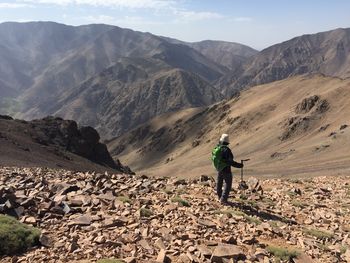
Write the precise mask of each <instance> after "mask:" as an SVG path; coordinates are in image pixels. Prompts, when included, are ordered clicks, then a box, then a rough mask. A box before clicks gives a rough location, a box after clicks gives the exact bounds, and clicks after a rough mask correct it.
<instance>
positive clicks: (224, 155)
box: [216, 134, 243, 204]
mask: <svg viewBox="0 0 350 263" xmlns="http://www.w3.org/2000/svg"><path fill="white" fill-rule="evenodd" d="M229 144H230V139H229V136H228V135H227V134H222V135H221V137H220V140H219V145H218V146H217V147H220V149H221V151H220V154H221V161H222V163H223V165H222V166H221V167H220V168H219V169H217V170H218V180H217V185H216V192H217V194H218V197H219V199H220V202H221V203H222V204H227V199H228V197H229V194H230V191H231V188H232V171H231V166H233V167H236V168H243V163H237V162H235V161H234V160H233V154H232V152H231V150H230V148H229V147H228V145H229ZM223 182H225V187H224V191H222V186H223Z"/></svg>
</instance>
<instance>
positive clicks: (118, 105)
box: [47, 58, 223, 138]
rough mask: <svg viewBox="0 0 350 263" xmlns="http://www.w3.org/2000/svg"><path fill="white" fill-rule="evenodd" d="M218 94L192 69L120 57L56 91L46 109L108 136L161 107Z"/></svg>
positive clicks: (205, 101) (206, 100)
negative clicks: (62, 91)
mask: <svg viewBox="0 0 350 263" xmlns="http://www.w3.org/2000/svg"><path fill="white" fill-rule="evenodd" d="M222 98H223V97H222V95H221V93H220V92H219V91H217V90H216V89H215V88H214V87H213V86H211V85H210V84H209V83H208V82H206V81H204V80H203V79H201V78H200V77H198V76H197V75H195V74H192V73H189V72H187V71H184V70H180V69H172V67H170V66H169V65H166V64H165V63H164V62H161V61H159V60H156V59H141V58H138V59H130V58H125V59H121V60H119V61H118V62H117V63H116V64H115V65H113V66H111V67H110V68H108V69H106V70H104V71H103V72H101V73H100V74H99V75H97V76H96V77H93V78H91V79H89V80H88V81H86V82H85V83H83V84H82V85H81V86H80V87H76V88H74V89H71V90H69V91H68V92H66V93H65V94H62V95H61V99H58V100H57V102H56V103H53V104H52V105H50V107H49V108H48V109H47V110H48V112H49V114H52V115H57V116H62V117H63V118H68V119H74V120H77V121H78V122H79V123H82V124H84V125H92V126H94V127H95V128H97V129H98V130H99V132H100V133H101V136H103V137H104V138H111V137H115V136H119V135H121V134H122V133H124V132H126V131H128V130H130V129H132V128H135V127H136V126H137V125H139V124H141V123H144V122H146V121H148V120H150V119H152V118H153V117H155V116H157V115H160V114H162V113H166V112H173V111H177V110H180V109H184V108H190V107H200V106H205V105H209V104H212V103H214V102H216V101H218V100H221V99H222ZM82 109H83V110H82Z"/></svg>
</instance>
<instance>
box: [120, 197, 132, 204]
mask: <svg viewBox="0 0 350 263" xmlns="http://www.w3.org/2000/svg"><path fill="white" fill-rule="evenodd" d="M117 199H118V200H119V201H122V202H123V203H129V204H131V199H130V198H129V197H127V196H124V195H121V196H118V197H117Z"/></svg>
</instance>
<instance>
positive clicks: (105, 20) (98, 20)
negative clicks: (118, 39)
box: [65, 15, 159, 26]
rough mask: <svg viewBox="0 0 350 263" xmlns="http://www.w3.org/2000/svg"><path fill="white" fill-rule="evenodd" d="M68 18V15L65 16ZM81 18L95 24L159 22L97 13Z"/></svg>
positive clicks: (126, 24)
mask: <svg viewBox="0 0 350 263" xmlns="http://www.w3.org/2000/svg"><path fill="white" fill-rule="evenodd" d="M65 18H67V17H65ZM79 19H82V20H84V21H85V22H87V23H94V24H109V25H117V26H135V25H156V24H159V23H157V22H154V21H149V20H146V19H144V18H143V17H140V16H124V17H123V18H115V17H113V16H106V15H97V16H84V17H81V18H79Z"/></svg>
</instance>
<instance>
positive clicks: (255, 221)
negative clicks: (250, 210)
mask: <svg viewBox="0 0 350 263" xmlns="http://www.w3.org/2000/svg"><path fill="white" fill-rule="evenodd" d="M215 214H225V215H236V216H242V217H243V218H244V219H245V220H247V221H248V222H250V223H252V224H256V225H260V224H261V220H260V219H258V218H255V217H252V216H249V215H247V214H246V213H244V212H242V211H238V210H233V209H228V210H218V211H215Z"/></svg>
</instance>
